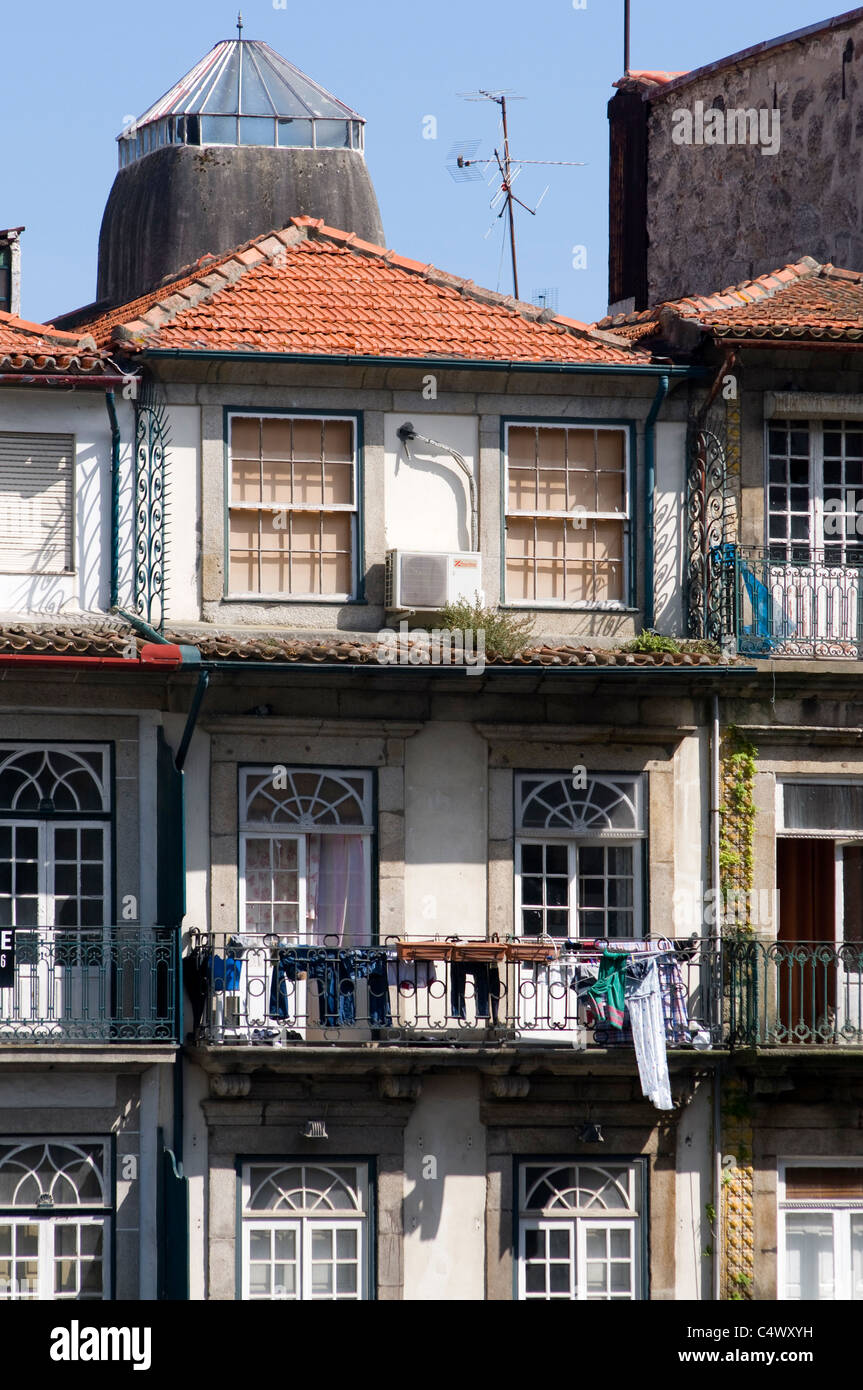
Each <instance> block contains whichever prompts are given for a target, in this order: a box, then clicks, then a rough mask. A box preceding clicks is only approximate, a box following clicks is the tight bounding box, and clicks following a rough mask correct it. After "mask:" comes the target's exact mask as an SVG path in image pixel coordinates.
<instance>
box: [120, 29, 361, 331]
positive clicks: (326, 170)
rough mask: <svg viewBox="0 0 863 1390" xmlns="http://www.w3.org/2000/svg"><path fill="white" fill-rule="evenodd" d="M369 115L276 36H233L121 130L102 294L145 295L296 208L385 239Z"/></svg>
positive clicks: (296, 212) (282, 221)
mask: <svg viewBox="0 0 863 1390" xmlns="http://www.w3.org/2000/svg"><path fill="white" fill-rule="evenodd" d="M364 132H365V121H364V120H363V118H362V116H360V115H358V114H357V112H356V111H353V110H352V109H351V108H350V107H349V106H345V104H344V102H341V101H339V100H338V99H337V98H336V97H334V96H332V95H331V93H330V92H327V91H325V89H324V88H323V87H320V86H319V85H318V84H317V83H316V82H313V81H312V79H311V78H310V77H307V76H306V75H305V73H302V72H300V70H299V69H298V68H295V67H294V66H293V64H292V63H289V62H287V60H286V59H284V58H282V57H281V56H280V55H279V54H278V53H276V52H275V51H274V50H273V49H272V48H270V46H269V44H266V43H261V42H258V41H256V40H250V39H243V38H238V39H230V40H227V41H225V42H223V43H219V44H216V47H215V48H214V49H213V50H212V51H211V52H210V53H208V54H207V55H206V57H205V58H202V59H201V61H200V62H199V63H198V64H196V66H195V67H194V68H192V70H191V72H189V73H187V74H186V76H185V77H183V78H181V80H180V81H179V82H178V83H177V84H176V85H175V86H174V87H172V88H171V90H170V91H169V92H167V93H166V94H165V96H163V97H162V98H161V99H160V100H159V101H157V102H156V103H155V105H153V106H151V107H150V109H149V110H148V111H146V112H145V113H144V115H143V116H141V118H140V119H139V120H137V121H135V122H134V123H133V124H132V125H130V126H128V127H127V128H126V129H125V130H124V131H123V133H122V134H121V135H120V136H119V137H118V145H119V159H120V170H119V173H118V174H117V177H116V179H115V180H114V186H113V188H112V189H111V194H110V197H109V198H108V203H107V206H106V208H105V215H104V217H103V219H102V230H101V233H100V236H99V274H98V287H97V299H98V300H100V301H105V300H107V301H110V302H111V303H114V304H118V303H124V302H127V301H129V300H131V299H134V298H136V297H138V296H139V295H142V294H145V293H146V292H147V291H148V290H151V289H154V288H155V287H156V286H158V285H159V284H160V283H161V281H162V280H164V279H166V278H167V277H170V276H172V275H175V274H176V273H177V271H179V270H181V269H182V268H183V267H184V266H186V265H190V264H192V263H193V262H195V261H197V260H199V259H200V257H201V256H204V255H206V254H207V253H208V252H210V253H212V254H213V255H219V254H221V253H222V252H225V251H229V250H231V248H232V247H234V246H239V245H241V244H242V243H243V242H246V241H250V240H251V239H252V237H256V236H259V235H261V234H262V233H263V232H266V231H269V230H271V229H273V228H281V227H284V226H286V225H287V223H288V222H289V221H290V219H291V218H292V217H298V216H303V215H305V216H310V217H322V218H323V219H324V221H325V222H326V223H327V224H328V225H329V226H331V227H338V228H340V229H342V230H343V231H349V232H355V233H356V234H357V236H358V237H361V238H362V239H363V240H364V241H371V242H374V243H376V244H377V245H382V244H383V239H384V233H383V227H382V225H381V218H380V212H379V209H378V202H377V198H376V196H375V191H374V187H373V185H372V181H371V178H370V176H369V172H368V169H367V167H366V162H365V157H364V154H363V149H364V144H365V138H364Z"/></svg>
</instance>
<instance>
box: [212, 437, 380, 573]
mask: <svg viewBox="0 0 863 1390" xmlns="http://www.w3.org/2000/svg"><path fill="white" fill-rule="evenodd" d="M229 452H230V492H229V531H230V541H229V580H228V591H229V593H230V594H231V595H232V596H235V595H247V596H251V595H266V596H267V597H273V596H277V597H278V596H281V597H290V598H297V599H322V598H323V599H333V600H335V599H349V598H352V597H353V596H354V592H355V588H356V563H357V560H356V549H357V457H356V455H357V448H356V421H355V420H353V419H344V418H335V417H331V416H321V417H314V418H313V417H311V416H287V415H267V416H253V415H232V416H231V418H230V436H229Z"/></svg>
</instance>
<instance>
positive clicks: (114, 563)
mask: <svg viewBox="0 0 863 1390" xmlns="http://www.w3.org/2000/svg"><path fill="white" fill-rule="evenodd" d="M105 407H106V409H107V411H108V419H109V420H110V422H111V598H110V601H109V603H108V607H109V608H116V606H117V602H118V598H119V592H120V425H119V423H118V421H117V407H116V405H115V403H114V392H113V391H106V392H105Z"/></svg>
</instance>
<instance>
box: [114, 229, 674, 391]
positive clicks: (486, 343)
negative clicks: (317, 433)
mask: <svg viewBox="0 0 863 1390" xmlns="http://www.w3.org/2000/svg"><path fill="white" fill-rule="evenodd" d="M87 328H88V330H89V331H90V332H91V333H92V334H93V336H94V337H95V339H96V341H97V342H99V343H100V344H102V345H103V346H108V345H109V344H110V343H112V342H114V343H116V344H117V345H118V346H120V347H122V349H123V351H124V352H126V353H134V352H136V351H146V350H147V349H151V348H152V349H170V348H178V349H182V350H184V351H191V352H194V351H196V350H198V351H201V350H209V351H217V352H225V353H231V352H239V351H243V352H274V353H289V354H299V355H306V354H308V355H315V356H317V355H323V356H330V355H332V356H339V357H342V356H349V357H350V356H362V357H405V358H435V357H441V358H463V359H465V360H473V361H500V362H510V361H517V362H538V363H542V362H567V363H596V364H603V363H608V364H612V363H614V364H631V365H633V366H643V365H647V364H648V363H650V361H651V358H650V356H649V355H648V354H646V353H642V352H640V351H639V350H637V349H636V350H633V349H632V348H631V347H630V344H629V343H628V342H627V341H626V339H618V338H616V337H614V335H612V334H607V333H603V332H601V331H600V330H598V329H596V328H590V327H589V326H588V325H587V324H584V323H580V322H579V321H578V320H575V319H569V318H564V317H562V316H560V315H555V314H552V313H551V312H550V311H549V310H547V309H540V308H538V307H537V306H536V305H533V304H523V303H520V302H518V301H516V300H514V299H512V298H511V297H508V296H506V295H501V294H495V293H494V292H493V291H492V290H483V289H480V288H479V287H478V286H477V285H475V284H474V283H473V281H470V280H462V279H459V278H458V277H456V276H454V275H447V274H446V273H445V272H443V271H440V270H437V269H435V267H434V266H431V265H422V264H421V263H420V262H419V261H411V260H407V259H406V258H405V257H404V256H398V255H396V254H395V252H393V251H387V250H385V249H384V248H383V247H380V246H373V245H371V244H369V243H368V242H364V241H360V240H359V239H358V238H357V237H356V236H354V235H353V234H350V233H347V232H341V231H338V230H336V229H334V228H332V227H327V226H325V225H324V223H323V222H321V221H319V220H315V219H314V218H311V217H295V218H293V219H292V221H291V223H290V225H289V226H288V227H287V228H285V230H284V231H280V232H272V233H267V234H266V235H264V236H260V237H257V238H256V239H255V240H254V241H251V242H249V243H248V244H247V245H246V246H244V247H241V248H239V249H238V250H235V251H232V252H229V253H228V254H227V255H225V256H222V257H219V258H207V259H205V260H204V261H203V262H200V263H199V264H198V265H197V266H196V267H194V268H190V269H189V270H187V271H185V272H184V273H183V275H182V276H181V277H179V278H178V279H177V280H175V281H173V282H171V283H170V284H168V285H163V286H161V287H160V288H159V289H157V290H154V291H153V292H152V293H151V294H149V295H146V296H145V297H144V298H143V299H139V300H136V301H135V302H134V303H132V304H127V305H123V306H120V307H119V308H116V309H112V310H111V311H110V312H109V313H108V314H104V315H102V316H100V317H98V318H96V319H94V321H93V322H91V323H90V324H88V325H87Z"/></svg>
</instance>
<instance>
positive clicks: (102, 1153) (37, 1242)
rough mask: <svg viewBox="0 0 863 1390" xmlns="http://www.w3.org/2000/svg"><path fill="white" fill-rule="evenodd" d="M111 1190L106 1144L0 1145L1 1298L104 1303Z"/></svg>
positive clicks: (50, 1142)
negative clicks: (97, 1301)
mask: <svg viewBox="0 0 863 1390" xmlns="http://www.w3.org/2000/svg"><path fill="white" fill-rule="evenodd" d="M109 1192H110V1183H109V1151H108V1145H107V1143H106V1142H105V1141H104V1140H100V1139H92V1140H90V1139H75V1140H74V1141H72V1140H60V1139H36V1138H29V1137H28V1138H27V1139H25V1140H16V1141H8V1140H7V1141H0V1300H27V1301H46V1300H68V1301H72V1300H74V1301H86V1300H90V1301H93V1300H97V1299H98V1300H102V1299H106V1298H109V1297H110V1291H109V1284H110V1270H109V1266H108V1255H109V1250H110V1209H111V1202H110V1197H109Z"/></svg>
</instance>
